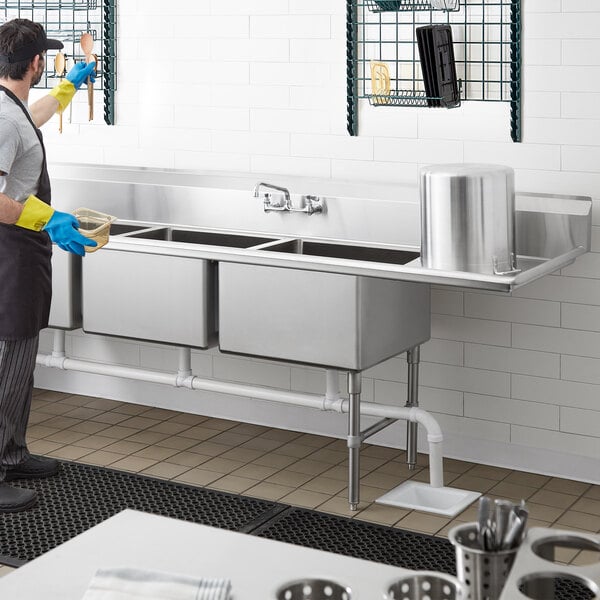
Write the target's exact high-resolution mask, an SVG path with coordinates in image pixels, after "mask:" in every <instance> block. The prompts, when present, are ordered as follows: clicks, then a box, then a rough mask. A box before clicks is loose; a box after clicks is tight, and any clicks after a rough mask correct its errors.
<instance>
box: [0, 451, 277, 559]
mask: <svg viewBox="0 0 600 600" xmlns="http://www.w3.org/2000/svg"><path fill="white" fill-rule="evenodd" d="M11 485H18V486H21V487H27V488H31V489H35V490H36V491H37V492H38V494H39V501H38V504H37V505H36V506H35V507H34V508H32V509H30V510H27V511H24V512H20V513H9V514H2V515H0V563H2V564H6V565H10V566H20V565H22V564H23V563H25V562H27V561H30V560H32V559H34V558H36V557H37V556H39V555H40V554H43V553H44V552H47V551H48V550H51V549H52V548H54V547H55V546H58V545H59V544H62V543H63V542H66V541H67V540H69V539H71V538H72V537H75V536H76V535H78V534H79V533H82V532H84V531H86V530H87V529H90V527H93V526H94V525H96V524H98V523H100V522H101V521H104V520H106V519H108V518H109V517H111V516H112V515H114V514H116V513H118V512H120V511H122V510H124V509H126V508H132V509H135V510H139V511H143V512H149V513H154V514H157V515H163V516H167V517H173V518H175V519H181V520H183V521H192V522H194V523H201V524H203V525H211V526H213V527H219V528H222V529H229V530H232V531H241V532H248V531H251V530H252V529H255V528H256V526H258V525H260V524H261V523H264V522H265V521H266V520H268V519H270V518H271V517H273V515H276V514H277V513H279V512H281V511H282V510H285V509H286V508H287V506H286V505H283V504H277V503H275V502H268V501H266V500H258V499H255V498H250V497H245V496H238V495H235V494H228V493H226V492H218V491H216V490H209V489H205V488H198V487H194V486H189V485H184V484H179V483H174V482H170V481H165V480H162V479H155V478H151V477H145V476H142V475H136V474H133V473H125V472H123V471H115V470H112V469H106V468H102V467H94V466H90V465H83V464H78V463H73V462H62V463H61V471H60V473H59V474H58V475H56V476H55V477H50V478H48V479H37V480H33V479H32V480H21V481H13V482H11Z"/></svg>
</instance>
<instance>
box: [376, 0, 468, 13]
mask: <svg viewBox="0 0 600 600" xmlns="http://www.w3.org/2000/svg"><path fill="white" fill-rule="evenodd" d="M365 5H366V7H367V8H368V9H369V10H370V11H371V12H396V11H400V10H410V11H414V10H446V11H449V10H452V11H454V10H459V9H460V4H459V0H365Z"/></svg>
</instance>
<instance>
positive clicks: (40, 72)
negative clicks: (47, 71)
mask: <svg viewBox="0 0 600 600" xmlns="http://www.w3.org/2000/svg"><path fill="white" fill-rule="evenodd" d="M43 74H44V63H40V66H39V67H38V72H37V73H36V74H35V77H34V78H33V79H32V80H31V86H30V87H34V86H36V85H37V84H38V83H39V82H40V81H41V80H42V75H43Z"/></svg>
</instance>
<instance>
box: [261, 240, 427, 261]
mask: <svg viewBox="0 0 600 600" xmlns="http://www.w3.org/2000/svg"><path fill="white" fill-rule="evenodd" d="M265 250H271V251H273V252H286V253H291V254H303V255H306V256H322V257H327V258H343V259H348V260H364V261H369V262H379V263H388V264H394V265H405V264H406V263H409V262H410V261H411V260H414V259H415V258H419V253H418V252H411V251H408V250H395V249H392V248H377V247H375V246H354V245H350V244H330V243H327V242H312V241H309V240H290V241H288V242H283V243H281V244H277V245H275V246H271V247H269V248H265Z"/></svg>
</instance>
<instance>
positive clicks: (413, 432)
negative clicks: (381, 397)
mask: <svg viewBox="0 0 600 600" xmlns="http://www.w3.org/2000/svg"><path fill="white" fill-rule="evenodd" d="M420 360H421V347H420V346H415V347H414V348H411V349H410V350H408V351H407V352H406V362H407V363H408V395H407V399H406V406H407V407H408V408H410V407H413V406H419V362H420ZM418 427H419V425H418V423H415V422H414V421H407V423H406V462H407V464H408V468H409V469H410V470H411V471H412V470H414V469H416V467H417V436H418V431H419V430H418Z"/></svg>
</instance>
